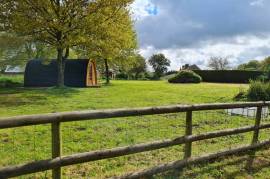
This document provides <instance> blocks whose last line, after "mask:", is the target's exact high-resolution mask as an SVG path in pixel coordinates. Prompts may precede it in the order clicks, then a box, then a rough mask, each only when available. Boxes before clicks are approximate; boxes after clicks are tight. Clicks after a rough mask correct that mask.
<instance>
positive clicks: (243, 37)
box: [132, 0, 270, 70]
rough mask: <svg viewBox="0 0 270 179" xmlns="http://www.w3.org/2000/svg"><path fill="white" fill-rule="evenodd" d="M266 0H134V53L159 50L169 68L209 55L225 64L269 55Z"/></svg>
mask: <svg viewBox="0 0 270 179" xmlns="http://www.w3.org/2000/svg"><path fill="white" fill-rule="evenodd" d="M269 7H270V0H135V2H134V4H133V5H132V10H133V18H134V19H135V28H136V31H137V35H138V40H139V46H140V54H141V55H143V56H144V57H145V58H149V57H150V56H151V55H153V54H155V53H164V54H165V56H166V57H167V58H168V59H170V60H171V70H177V69H179V68H180V67H181V65H184V64H196V65H198V66H200V67H201V68H204V69H205V68H207V63H208V62H207V61H208V59H209V58H210V57H211V56H220V57H227V58H228V59H229V61H230V66H231V67H235V66H237V65H238V64H241V63H245V62H248V61H249V60H252V59H257V60H262V59H263V58H264V57H266V56H270V10H269Z"/></svg>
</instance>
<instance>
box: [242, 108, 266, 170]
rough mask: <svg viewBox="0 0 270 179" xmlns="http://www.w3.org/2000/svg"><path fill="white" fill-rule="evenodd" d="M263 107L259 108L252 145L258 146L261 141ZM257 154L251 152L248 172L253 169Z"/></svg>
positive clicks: (247, 166)
mask: <svg viewBox="0 0 270 179" xmlns="http://www.w3.org/2000/svg"><path fill="white" fill-rule="evenodd" d="M262 109H263V107H262V106H259V107H257V112H256V119H255V126H254V127H255V129H254V133H253V138H252V143H251V145H254V144H257V143H258V141H259V132H260V129H259V127H260V125H261V120H262ZM255 154H256V152H255V151H251V152H250V157H249V159H248V161H247V165H246V168H247V169H248V170H250V169H251V167H252V164H253V161H254V157H255Z"/></svg>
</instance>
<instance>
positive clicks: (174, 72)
mask: <svg viewBox="0 0 270 179" xmlns="http://www.w3.org/2000/svg"><path fill="white" fill-rule="evenodd" d="M177 73H178V71H174V70H172V71H168V72H166V73H165V76H168V75H173V74H177Z"/></svg>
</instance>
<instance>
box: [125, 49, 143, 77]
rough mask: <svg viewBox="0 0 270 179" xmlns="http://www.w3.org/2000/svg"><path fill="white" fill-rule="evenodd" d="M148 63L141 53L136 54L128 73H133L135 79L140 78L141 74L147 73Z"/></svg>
mask: <svg viewBox="0 0 270 179" xmlns="http://www.w3.org/2000/svg"><path fill="white" fill-rule="evenodd" d="M146 71H147V64H146V59H145V58H144V57H143V56H141V55H140V54H136V55H135V57H134V60H133V64H132V65H131V68H130V70H129V71H128V73H131V74H132V75H133V76H134V78H135V79H138V78H139V76H140V74H143V73H146Z"/></svg>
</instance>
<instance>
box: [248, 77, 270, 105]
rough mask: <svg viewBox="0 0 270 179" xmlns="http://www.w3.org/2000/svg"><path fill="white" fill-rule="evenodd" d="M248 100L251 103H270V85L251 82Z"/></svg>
mask: <svg viewBox="0 0 270 179" xmlns="http://www.w3.org/2000/svg"><path fill="white" fill-rule="evenodd" d="M247 99H248V100H250V101H270V83H265V82H262V81H258V80H257V81H251V82H250V86H249V89H248V91H247Z"/></svg>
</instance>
